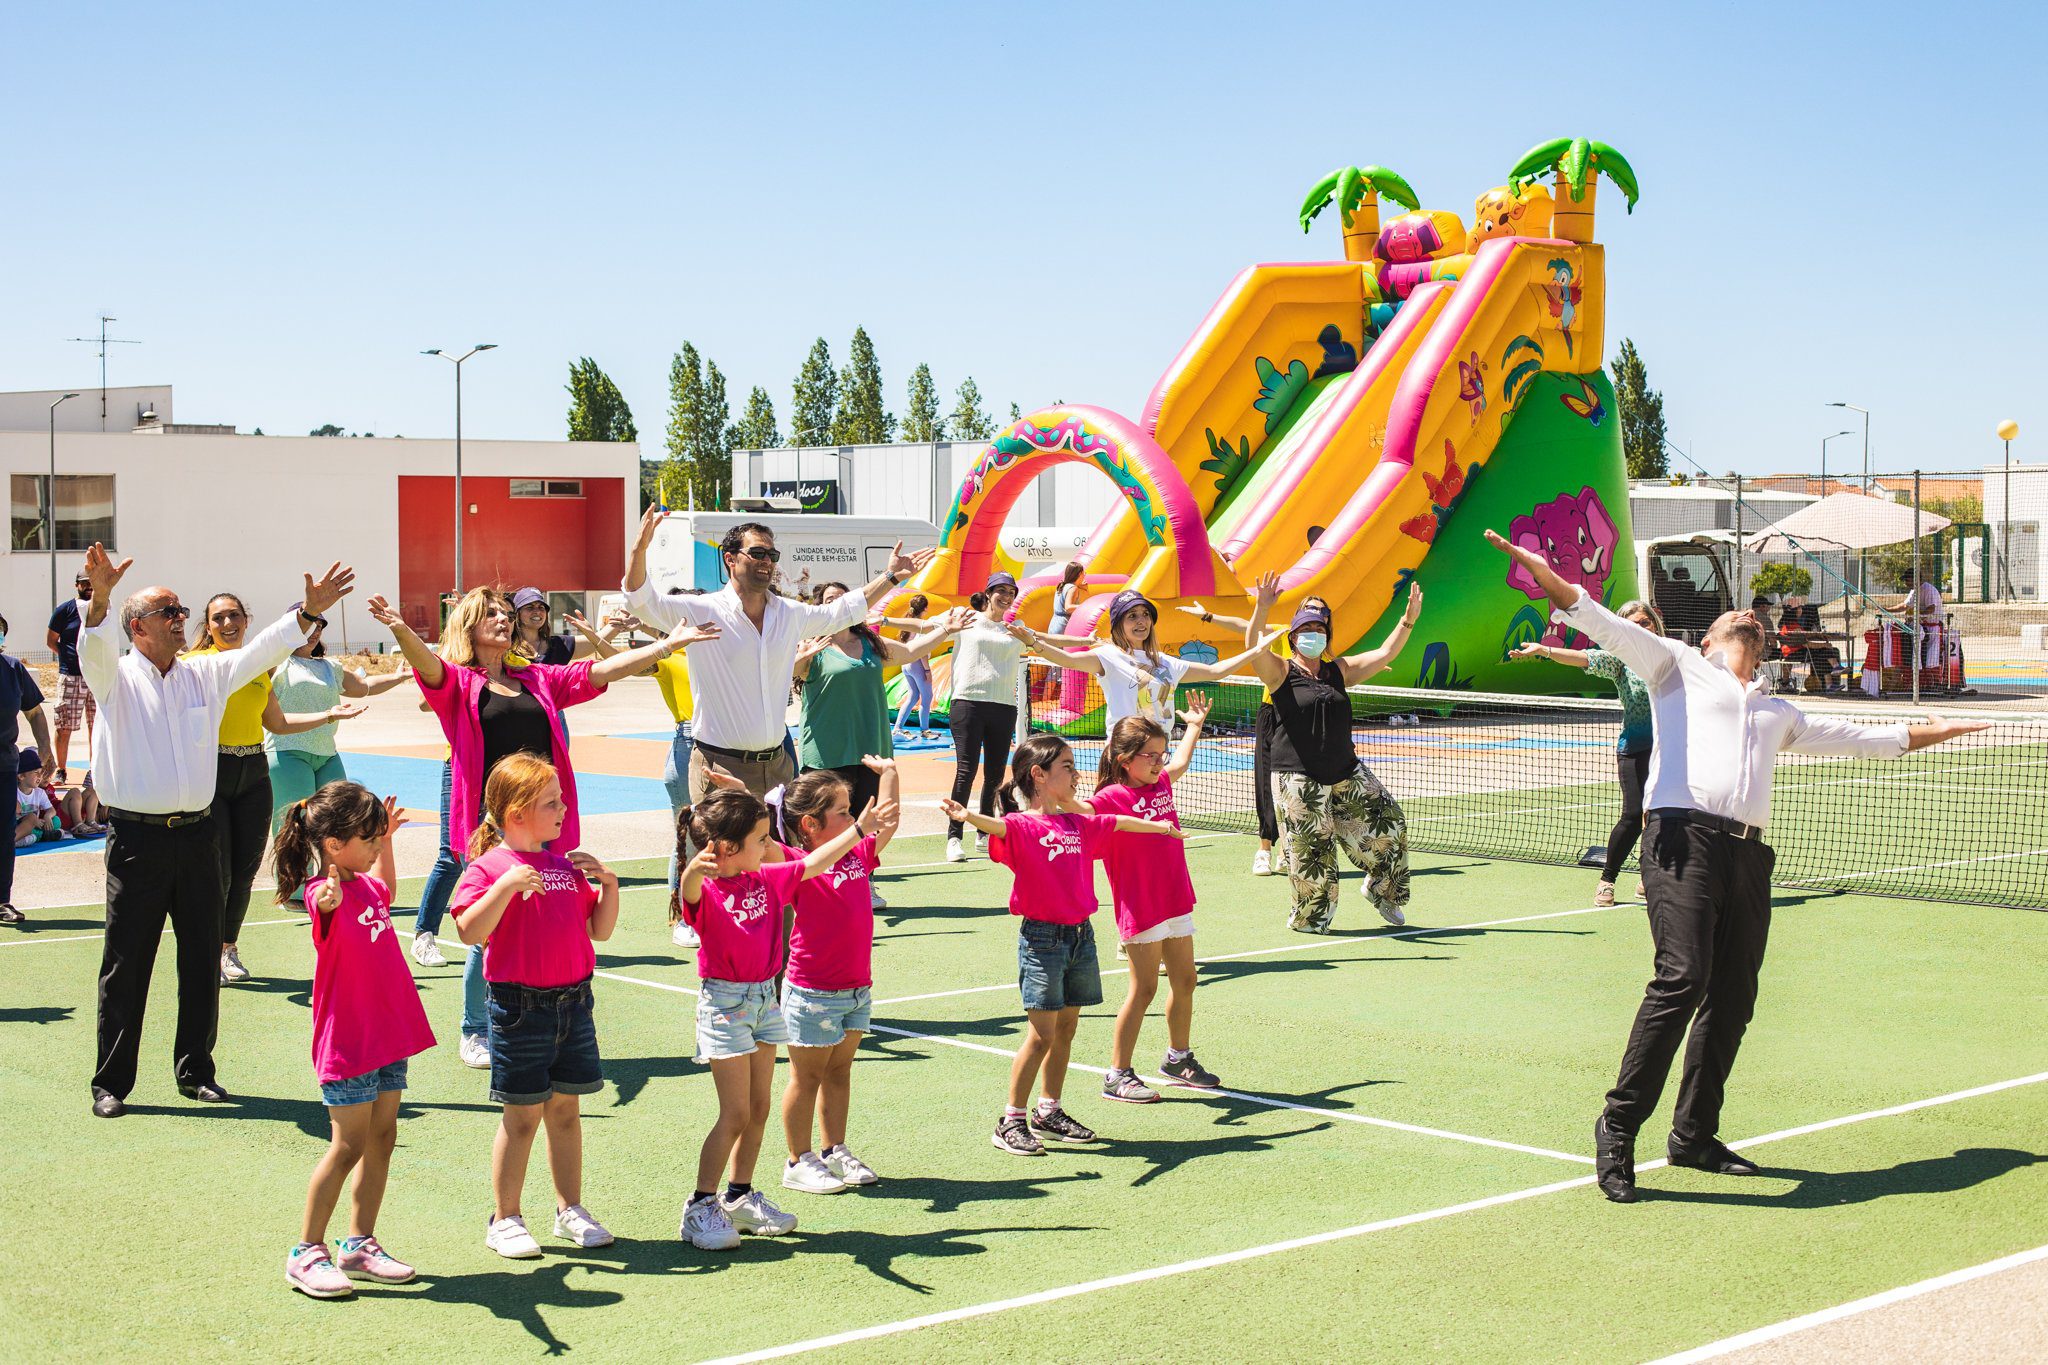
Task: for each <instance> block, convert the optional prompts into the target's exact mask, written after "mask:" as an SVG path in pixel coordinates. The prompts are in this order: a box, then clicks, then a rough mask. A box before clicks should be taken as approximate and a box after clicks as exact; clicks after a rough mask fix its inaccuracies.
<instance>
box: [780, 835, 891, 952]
mask: <svg viewBox="0 0 2048 1365" xmlns="http://www.w3.org/2000/svg"><path fill="white" fill-rule="evenodd" d="M782 852H783V854H784V856H786V857H787V858H788V859H789V861H790V862H792V863H801V862H802V861H803V860H804V851H803V850H802V849H800V848H796V847H793V846H791V845H789V844H784V845H783V846H782ZM880 862H881V858H880V857H879V856H878V855H877V854H876V853H875V840H874V836H873V835H869V836H868V837H867V838H865V839H862V840H861V841H860V842H859V843H857V844H855V845H854V846H853V847H852V848H850V849H848V850H847V851H846V856H845V857H843V858H841V859H840V860H839V861H838V862H836V863H834V864H832V867H831V870H830V871H827V872H822V873H820V874H819V875H817V876H815V877H813V878H811V879H810V880H809V881H807V882H805V883H804V884H803V885H801V886H799V887H798V888H797V889H796V929H795V931H794V932H793V933H791V934H790V936H789V979H790V983H791V984H792V985H797V986H801V987H803V988H804V989H805V990H807V991H850V990H853V989H855V988H856V987H859V986H872V985H874V984H875V968H874V959H875V893H874V886H873V884H872V883H870V882H869V880H868V874H869V873H871V872H873V871H874V870H875V867H876V866H877V865H878V864H879V863H880Z"/></svg>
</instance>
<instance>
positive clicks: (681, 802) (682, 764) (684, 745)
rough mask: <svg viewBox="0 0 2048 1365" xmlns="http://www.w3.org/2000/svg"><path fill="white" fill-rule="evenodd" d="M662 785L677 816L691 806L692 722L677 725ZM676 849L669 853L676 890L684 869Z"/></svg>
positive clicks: (670, 876) (670, 877) (670, 878)
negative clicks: (677, 858) (678, 860)
mask: <svg viewBox="0 0 2048 1365" xmlns="http://www.w3.org/2000/svg"><path fill="white" fill-rule="evenodd" d="M661 785H662V786H664V787H666V788H668V808H669V813H670V814H672V815H673V814H676V813H678V812H680V811H681V810H682V808H683V807H684V806H687V805H689V804H690V722H688V721H681V722H679V723H678V724H677V725H676V737H675V738H674V739H673V740H671V741H669V746H668V766H667V767H665V768H663V769H662V770H661ZM676 852H677V850H676V849H674V848H671V849H669V853H668V889H669V890H670V891H674V890H675V889H676V882H677V878H678V877H679V876H680V875H681V871H682V869H681V868H680V867H679V866H678V865H677V863H676Z"/></svg>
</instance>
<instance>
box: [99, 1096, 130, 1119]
mask: <svg viewBox="0 0 2048 1365" xmlns="http://www.w3.org/2000/svg"><path fill="white" fill-rule="evenodd" d="M92 1112H93V1113H95V1114H97V1115H98V1116H99V1117H101V1118H103V1119H117V1118H120V1117H121V1115H123V1114H125V1113H127V1112H128V1106H127V1105H125V1104H123V1103H121V1098H120V1096H118V1095H94V1096H93V1097H92Z"/></svg>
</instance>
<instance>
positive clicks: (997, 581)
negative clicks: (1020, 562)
mask: <svg viewBox="0 0 2048 1365" xmlns="http://www.w3.org/2000/svg"><path fill="white" fill-rule="evenodd" d="M997 588H1008V589H1009V590H1010V591H1011V592H1015V591H1017V580H1016V579H1015V578H1014V577H1012V576H1011V575H1009V574H1006V573H1004V572H1003V571H1002V570H1001V569H997V570H996V571H995V572H994V573H992V574H990V575H989V576H988V582H986V583H984V584H982V585H981V590H982V591H983V592H994V591H995V590H996V589H997Z"/></svg>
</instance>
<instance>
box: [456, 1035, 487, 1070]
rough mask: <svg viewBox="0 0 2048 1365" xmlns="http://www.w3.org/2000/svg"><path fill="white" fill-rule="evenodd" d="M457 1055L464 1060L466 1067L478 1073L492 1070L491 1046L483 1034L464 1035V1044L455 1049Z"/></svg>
mask: <svg viewBox="0 0 2048 1365" xmlns="http://www.w3.org/2000/svg"><path fill="white" fill-rule="evenodd" d="M455 1055H456V1056H458V1057H460V1058H461V1059H462V1064H463V1065H464V1066H466V1067H471V1068H474V1069H475V1070H477V1071H489V1070H490V1069H491V1045H490V1043H489V1042H488V1041H487V1040H486V1039H485V1038H484V1036H483V1035H482V1034H481V1033H465V1034H463V1035H462V1043H461V1045H460V1046H458V1047H457V1048H456V1049H455Z"/></svg>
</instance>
